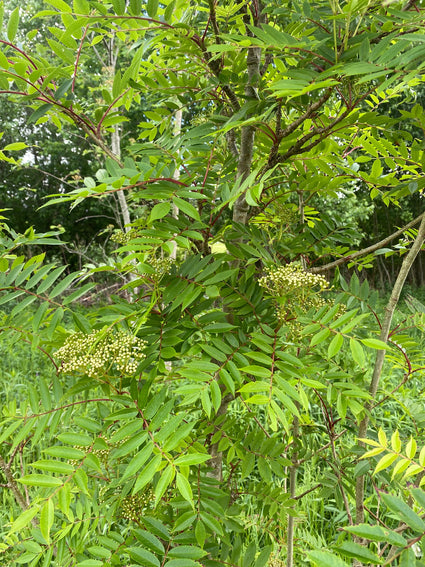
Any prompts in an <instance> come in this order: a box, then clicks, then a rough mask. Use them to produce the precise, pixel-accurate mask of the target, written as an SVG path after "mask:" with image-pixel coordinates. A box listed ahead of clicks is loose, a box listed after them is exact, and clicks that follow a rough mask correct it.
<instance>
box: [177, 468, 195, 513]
mask: <svg viewBox="0 0 425 567" xmlns="http://www.w3.org/2000/svg"><path fill="white" fill-rule="evenodd" d="M176 486H177V490H178V491H179V492H180V494H181V495H182V496H183V498H184V499H185V500H187V501H188V502H189V503H190V504H191V505H192V506H193V494H192V488H191V486H190V484H189V481H188V480H187V478H186V477H185V476H184V475H182V474H181V473H177V477H176Z"/></svg>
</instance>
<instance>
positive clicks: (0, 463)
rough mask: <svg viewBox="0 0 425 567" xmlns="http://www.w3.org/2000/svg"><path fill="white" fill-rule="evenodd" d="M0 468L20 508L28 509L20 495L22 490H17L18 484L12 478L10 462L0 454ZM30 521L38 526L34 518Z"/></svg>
mask: <svg viewBox="0 0 425 567" xmlns="http://www.w3.org/2000/svg"><path fill="white" fill-rule="evenodd" d="M0 469H1V470H2V471H3V473H4V476H5V477H6V480H7V484H6V486H7V488H10V490H11V492H12V494H13V496H14V498H15V500H16V502H17V503H18V504H19V506H20V508H21V509H22V510H23V511H25V510H27V509H28V505H27V503H26V501H25V498H24V497H23V495H22V492H21V491H20V490H19V487H18V485H17V484H16V480H15V479H14V478H13V474H12V472H11V470H10V463H6V461H5V460H4V459H3V457H1V456H0ZM31 523H32V525H33V526H34V527H37V526H38V522H37V520H36V519H35V518H33V519H32V520H31Z"/></svg>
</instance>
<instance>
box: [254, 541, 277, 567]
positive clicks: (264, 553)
mask: <svg viewBox="0 0 425 567" xmlns="http://www.w3.org/2000/svg"><path fill="white" fill-rule="evenodd" d="M272 551H273V546H272V545H267V546H266V547H263V549H262V550H261V551H260V554H259V556H258V557H257V559H256V560H255V563H254V567H265V566H266V565H267V562H268V560H269V557H270V555H271V552H272Z"/></svg>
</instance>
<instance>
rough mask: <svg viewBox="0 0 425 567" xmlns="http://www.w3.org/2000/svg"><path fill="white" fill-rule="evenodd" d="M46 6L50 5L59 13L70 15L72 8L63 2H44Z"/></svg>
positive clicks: (62, 0)
mask: <svg viewBox="0 0 425 567" xmlns="http://www.w3.org/2000/svg"><path fill="white" fill-rule="evenodd" d="M45 1H46V2H47V4H50V5H51V6H53V7H54V8H57V9H58V10H59V12H65V13H71V12H72V7H71V6H70V5H69V4H67V3H66V2H65V1H64V0H45Z"/></svg>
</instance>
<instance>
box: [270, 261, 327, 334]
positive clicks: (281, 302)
mask: <svg viewBox="0 0 425 567" xmlns="http://www.w3.org/2000/svg"><path fill="white" fill-rule="evenodd" d="M259 284H260V286H261V287H263V288H264V289H266V290H267V291H268V292H269V294H270V295H272V296H273V297H274V298H276V303H277V316H278V319H279V320H280V321H282V322H285V324H286V325H287V326H288V327H289V330H290V335H291V336H292V338H293V339H296V338H297V337H299V335H300V333H301V330H302V325H301V324H300V323H299V322H298V315H299V314H300V312H301V313H306V312H307V311H308V310H309V309H311V308H315V309H319V308H320V307H322V306H324V305H326V304H327V303H328V302H327V301H326V300H325V299H324V298H323V297H322V295H321V292H322V291H324V290H326V289H328V288H329V282H328V281H327V280H326V278H325V277H323V276H321V275H318V274H311V273H309V272H306V271H305V270H304V269H303V267H302V266H301V265H300V264H296V263H292V264H287V265H286V266H279V267H278V268H269V269H268V270H267V273H266V275H265V276H263V277H262V278H261V279H260V280H259Z"/></svg>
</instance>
